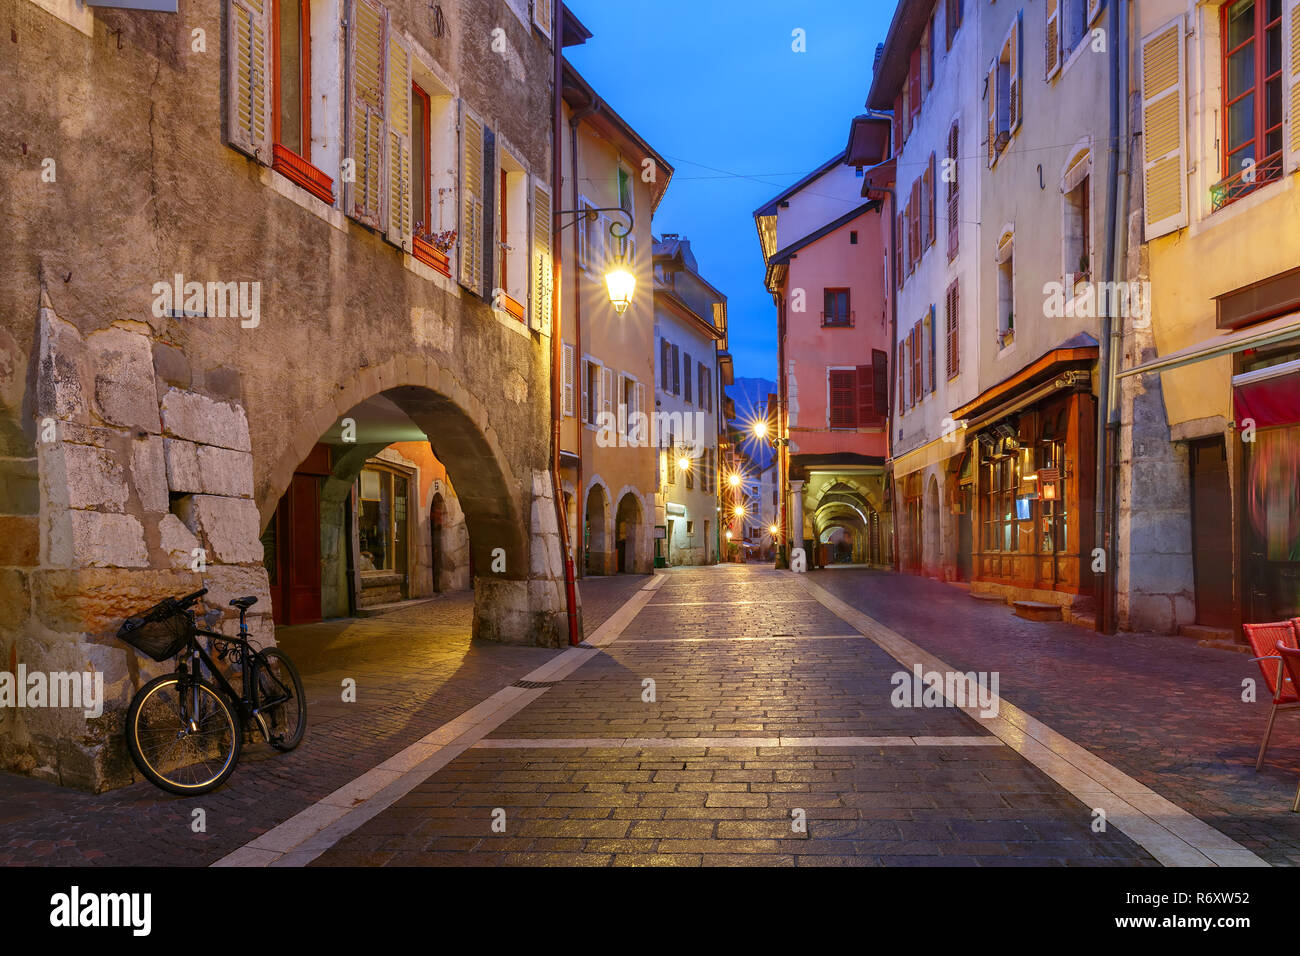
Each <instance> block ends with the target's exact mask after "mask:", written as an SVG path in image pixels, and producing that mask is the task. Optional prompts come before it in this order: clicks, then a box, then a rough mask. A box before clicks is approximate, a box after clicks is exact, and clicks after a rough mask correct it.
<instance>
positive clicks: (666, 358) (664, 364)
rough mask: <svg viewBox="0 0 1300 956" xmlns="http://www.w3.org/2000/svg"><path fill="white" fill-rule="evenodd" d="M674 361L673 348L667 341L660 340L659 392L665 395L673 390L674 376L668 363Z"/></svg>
mask: <svg viewBox="0 0 1300 956" xmlns="http://www.w3.org/2000/svg"><path fill="white" fill-rule="evenodd" d="M672 359H673V348H672V346H671V345H669V344H668V340H667V339H660V340H659V390H660V391H662V392H663V393H664V394H665V395H667V394H668V393H669V392H671V391H672V390H673V374H672V372H670V371H669V370H668V363H669V362H671V361H672Z"/></svg>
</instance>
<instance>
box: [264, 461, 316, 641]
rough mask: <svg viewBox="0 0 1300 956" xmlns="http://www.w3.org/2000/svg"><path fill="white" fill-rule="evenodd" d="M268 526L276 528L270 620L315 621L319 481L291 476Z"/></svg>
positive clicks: (299, 475)
mask: <svg viewBox="0 0 1300 956" xmlns="http://www.w3.org/2000/svg"><path fill="white" fill-rule="evenodd" d="M271 527H274V528H275V529H276V533H275V541H276V545H277V547H276V550H277V552H278V559H279V560H278V561H277V567H276V574H275V580H274V581H273V582H272V585H271V601H272V606H271V612H272V619H273V620H274V621H275V623H276V624H312V623H314V622H316V621H319V620H320V619H321V599H320V574H321V554H320V478H319V477H318V476H317V475H304V474H295V475H294V476H293V481H291V482H290V483H289V488H288V490H287V491H285V493H284V497H282V498H281V499H280V503H279V505H277V506H276V509H275V517H274V518H272V519H271ZM268 530H269V528H268ZM263 540H264V541H265V540H266V539H265V538H264V539H263Z"/></svg>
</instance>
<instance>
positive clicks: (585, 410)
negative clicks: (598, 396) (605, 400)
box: [578, 360, 595, 422]
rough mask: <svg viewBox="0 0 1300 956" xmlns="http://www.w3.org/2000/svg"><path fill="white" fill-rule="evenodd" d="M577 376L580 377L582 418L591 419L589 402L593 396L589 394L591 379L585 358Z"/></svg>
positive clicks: (590, 402) (586, 420) (585, 420)
mask: <svg viewBox="0 0 1300 956" xmlns="http://www.w3.org/2000/svg"><path fill="white" fill-rule="evenodd" d="M578 374H579V377H580V378H581V379H582V420H583V421H584V422H589V421H591V404H592V399H594V398H595V396H594V395H592V394H591V381H590V380H589V378H588V366H587V362H586V360H583V363H582V368H581V369H580V370H579V373H578Z"/></svg>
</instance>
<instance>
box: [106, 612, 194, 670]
mask: <svg viewBox="0 0 1300 956" xmlns="http://www.w3.org/2000/svg"><path fill="white" fill-rule="evenodd" d="M159 607H161V605H160V606H159ZM158 611H159V608H153V609H151V610H150V611H148V612H146V613H145V615H144V616H143V617H131V618H127V619H126V621H125V622H124V623H123V624H122V626H121V627H120V628H119V629H118V631H117V637H118V640H121V641H125V642H126V643H128V644H130V645H131V646H132V647H134V648H135V649H136V650H138V651H141V652H143V653H145V654H148V655H149V656H150V657H152V658H153V659H154V660H156V661H165V660H167V659H168V658H169V657H175V656H176V654H177V652H178V651H180V649H181V648H182V647H184V646H185V642H186V641H188V640H189V639H190V638H191V637H193V636H194V633H195V631H194V616H193V615H192V614H190V612H188V611H177V610H174V609H173V610H171V613H164V614H159V613H158Z"/></svg>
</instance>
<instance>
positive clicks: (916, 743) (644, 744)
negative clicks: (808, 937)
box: [470, 735, 1005, 750]
mask: <svg viewBox="0 0 1300 956" xmlns="http://www.w3.org/2000/svg"><path fill="white" fill-rule="evenodd" d="M1003 746H1005V744H1004V743H1003V741H1001V740H999V739H998V738H997V737H993V736H990V735H985V736H978V737H511V738H507V737H489V738H487V739H485V740H480V741H479V742H478V743H476V744H474V746H473V747H471V748H470V749H471V750H551V749H555V750H580V749H592V750H595V749H608V748H615V747H616V748H618V749H620V750H682V749H699V748H708V749H709V750H720V749H726V748H731V749H736V748H743V749H748V750H752V749H754V748H756V747H757V748H766V747H777V748H780V747H1003Z"/></svg>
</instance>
